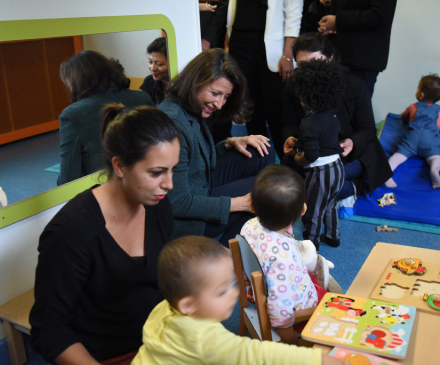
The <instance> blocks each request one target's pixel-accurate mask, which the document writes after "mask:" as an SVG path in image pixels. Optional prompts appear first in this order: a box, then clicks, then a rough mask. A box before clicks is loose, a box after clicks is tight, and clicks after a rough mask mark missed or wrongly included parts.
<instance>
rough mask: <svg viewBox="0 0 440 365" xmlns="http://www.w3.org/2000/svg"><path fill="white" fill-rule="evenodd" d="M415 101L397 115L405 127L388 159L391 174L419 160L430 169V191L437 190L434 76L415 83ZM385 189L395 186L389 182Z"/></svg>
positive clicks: (439, 110) (437, 91)
mask: <svg viewBox="0 0 440 365" xmlns="http://www.w3.org/2000/svg"><path fill="white" fill-rule="evenodd" d="M416 99H417V100H418V103H416V104H411V105H410V106H409V107H408V108H407V109H406V110H405V111H404V112H403V113H402V115H401V117H402V120H403V121H404V122H407V123H409V125H408V128H407V130H406V133H405V136H404V137H403V138H402V140H401V141H400V143H399V145H398V146H397V151H396V152H395V153H394V154H393V155H392V156H391V157H390V158H389V159H388V162H389V164H390V167H391V169H392V170H393V171H394V170H395V169H396V168H397V167H398V166H399V165H400V164H402V163H403V162H405V161H406V160H407V159H408V158H411V157H420V158H422V159H423V160H425V161H426V162H427V163H428V165H429V168H430V175H431V184H432V187H433V188H434V189H436V188H439V187H440V176H439V172H440V139H439V128H440V105H437V104H435V103H436V102H437V101H439V100H440V77H439V76H438V75H437V74H431V75H427V76H423V77H422V78H421V80H420V82H419V85H418V88H417V92H416ZM385 186H386V187H388V188H395V187H396V186H397V184H396V183H395V181H394V180H393V179H392V178H390V179H389V180H387V181H386V182H385Z"/></svg>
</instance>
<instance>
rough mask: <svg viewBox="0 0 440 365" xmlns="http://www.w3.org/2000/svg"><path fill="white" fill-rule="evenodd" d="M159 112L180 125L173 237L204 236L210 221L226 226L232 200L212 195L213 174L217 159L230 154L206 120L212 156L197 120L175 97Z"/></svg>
mask: <svg viewBox="0 0 440 365" xmlns="http://www.w3.org/2000/svg"><path fill="white" fill-rule="evenodd" d="M159 109H160V110H162V111H163V112H165V113H166V114H167V115H168V116H169V117H170V118H171V119H172V120H173V121H174V123H176V125H177V127H178V128H179V130H180V133H181V138H180V157H179V163H178V164H177V166H176V168H175V169H174V175H173V185H174V187H173V189H172V190H170V191H169V192H168V196H169V198H170V200H171V205H172V207H173V214H174V232H173V238H178V237H182V236H188V235H198V236H202V235H203V234H204V232H205V226H206V222H208V221H209V222H215V223H224V224H226V223H227V221H228V218H229V211H230V208H231V198H230V197H226V196H222V197H209V196H208V190H209V186H210V183H211V171H214V170H215V165H216V159H217V158H219V157H221V156H223V155H224V154H225V153H226V152H225V151H224V150H223V148H222V142H219V143H217V144H216V145H214V141H213V139H212V137H211V133H210V132H209V129H208V127H207V125H206V122H205V120H204V119H203V120H202V121H201V122H200V128H203V133H204V134H205V136H206V137H207V139H208V143H209V145H210V147H211V151H212V153H211V156H209V153H208V150H207V148H206V144H205V141H204V139H203V136H202V133H201V132H200V128H199V125H198V123H197V118H196V117H195V116H194V115H192V114H190V113H188V112H187V111H186V110H185V109H184V108H183V107H181V106H180V105H179V104H177V103H176V102H175V101H174V100H172V98H170V97H168V98H166V99H165V100H164V101H163V102H162V103H161V104H160V105H159Z"/></svg>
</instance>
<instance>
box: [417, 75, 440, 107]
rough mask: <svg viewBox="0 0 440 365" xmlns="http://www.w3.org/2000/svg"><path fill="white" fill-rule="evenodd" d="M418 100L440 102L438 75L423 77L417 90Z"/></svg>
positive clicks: (439, 78) (439, 80)
mask: <svg viewBox="0 0 440 365" xmlns="http://www.w3.org/2000/svg"><path fill="white" fill-rule="evenodd" d="M416 98H417V100H418V101H426V102H427V103H433V104H434V103H436V102H437V101H439V100H440V77H439V76H438V75H437V74H430V75H427V76H423V77H422V78H421V80H420V82H419V87H418V88H417V92H416Z"/></svg>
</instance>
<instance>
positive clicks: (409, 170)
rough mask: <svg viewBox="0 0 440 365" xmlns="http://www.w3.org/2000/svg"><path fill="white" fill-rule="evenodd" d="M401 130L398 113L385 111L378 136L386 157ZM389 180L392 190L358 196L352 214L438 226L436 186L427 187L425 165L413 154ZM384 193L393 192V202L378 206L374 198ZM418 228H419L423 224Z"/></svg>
mask: <svg viewBox="0 0 440 365" xmlns="http://www.w3.org/2000/svg"><path fill="white" fill-rule="evenodd" d="M405 129H406V125H405V123H403V122H402V120H401V119H400V116H399V115H396V114H388V116H387V119H386V121H385V124H384V125H383V129H382V133H381V135H380V138H379V141H380V143H381V144H382V146H383V148H384V150H385V153H386V155H387V156H388V157H389V156H391V155H392V154H393V153H394V152H395V150H396V147H397V144H398V143H399V141H400V139H401V138H402V136H403V135H404V134H405ZM393 179H394V181H395V182H396V183H397V187H396V188H394V189H391V188H387V187H386V186H385V185H383V186H381V187H379V188H377V189H376V190H375V191H373V193H372V195H371V197H367V196H366V195H360V196H359V198H358V201H357V202H356V204H355V206H354V214H355V215H359V216H364V217H375V218H385V219H392V220H397V221H407V222H416V223H423V224H429V225H436V226H439V225H440V204H439V202H440V189H433V188H432V186H431V178H430V176H429V167H428V164H427V163H426V162H425V161H423V160H422V159H420V158H417V157H416V158H409V159H408V160H407V161H405V162H404V163H403V164H401V165H400V166H399V167H398V168H397V169H396V170H395V171H394V177H393ZM385 193H394V194H395V197H396V202H397V204H396V205H390V206H386V207H383V208H381V207H379V206H378V203H377V200H378V199H380V198H381V196H382V195H383V194H385ZM393 224H395V223H390V225H393ZM399 224H402V223H399ZM412 227H414V225H412ZM405 228H407V227H405ZM408 228H409V229H412V228H410V227H408ZM419 228H420V230H423V226H421V227H419Z"/></svg>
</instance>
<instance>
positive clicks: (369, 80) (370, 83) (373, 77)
mask: <svg viewBox="0 0 440 365" xmlns="http://www.w3.org/2000/svg"><path fill="white" fill-rule="evenodd" d="M350 70H351V72H352V73H353V74H355V75H356V76H357V77H359V78H360V79H361V80H363V81H364V82H365V85H366V86H367V90H368V92H369V93H370V97H371V98H373V92H374V86H375V85H376V81H377V75H378V74H379V72H377V71H368V70H360V69H357V68H351V67H350Z"/></svg>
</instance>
